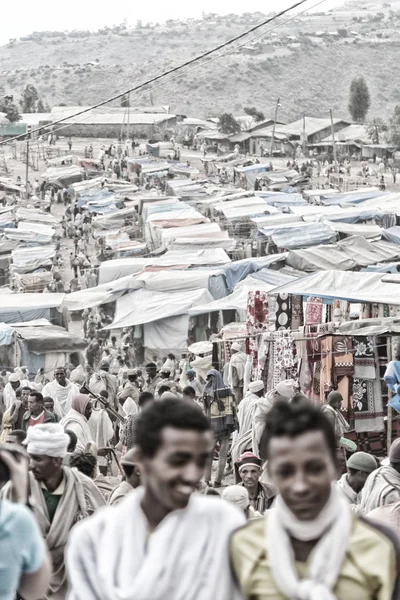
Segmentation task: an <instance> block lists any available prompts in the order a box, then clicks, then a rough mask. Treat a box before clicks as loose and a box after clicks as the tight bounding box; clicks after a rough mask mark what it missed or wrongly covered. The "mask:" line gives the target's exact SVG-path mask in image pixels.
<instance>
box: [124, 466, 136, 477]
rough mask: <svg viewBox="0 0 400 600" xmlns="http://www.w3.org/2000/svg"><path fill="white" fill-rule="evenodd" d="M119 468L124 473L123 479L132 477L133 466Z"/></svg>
mask: <svg viewBox="0 0 400 600" xmlns="http://www.w3.org/2000/svg"><path fill="white" fill-rule="evenodd" d="M121 466H122V469H123V471H124V473H125V477H127V478H129V477H132V475H133V471H134V470H135V467H134V465H121Z"/></svg>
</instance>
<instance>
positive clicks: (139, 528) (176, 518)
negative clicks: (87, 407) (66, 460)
mask: <svg viewBox="0 0 400 600" xmlns="http://www.w3.org/2000/svg"><path fill="white" fill-rule="evenodd" d="M135 442H136V458H135V459H134V463H135V464H136V465H137V466H138V468H139V471H140V474H141V479H142V484H143V487H140V488H138V489H137V490H134V491H133V492H131V493H130V494H128V495H127V497H126V498H124V499H123V500H122V501H121V502H120V503H119V504H118V505H117V506H115V507H109V508H107V509H105V510H104V511H101V512H100V513H98V514H97V515H95V516H94V517H92V518H91V519H88V520H87V521H86V522H84V523H82V524H80V525H78V526H77V527H76V528H75V529H74V531H73V532H72V534H71V538H70V542H69V546H68V550H67V566H68V571H69V576H70V585H71V588H72V589H71V593H70V596H69V600H122V599H127V598H132V599H133V598H134V599H135V600H236V599H240V598H241V596H240V594H239V592H238V590H237V588H236V584H235V582H234V579H233V576H232V573H231V570H230V565H229V552H228V545H229V536H230V535H231V533H232V532H233V531H234V530H235V529H236V528H237V527H240V526H241V525H242V524H244V522H245V519H244V516H243V514H240V512H239V510H237V509H236V508H235V507H233V506H231V505H229V504H228V503H226V502H225V501H223V500H221V498H219V499H218V498H211V497H205V496H201V495H197V494H194V493H193V492H194V491H195V489H196V486H197V485H198V484H199V482H200V480H201V478H202V476H203V474H204V469H205V466H206V463H207V460H208V457H209V454H210V452H211V449H212V447H213V439H212V433H211V429H210V424H209V421H208V419H207V418H206V417H205V416H204V414H203V413H202V411H201V409H200V408H199V407H198V406H196V405H195V404H194V403H190V402H182V400H180V399H166V400H163V401H162V402H153V403H151V404H149V405H148V406H146V408H145V409H144V410H143V412H141V414H140V416H139V418H138V420H137V422H136V428H135Z"/></svg>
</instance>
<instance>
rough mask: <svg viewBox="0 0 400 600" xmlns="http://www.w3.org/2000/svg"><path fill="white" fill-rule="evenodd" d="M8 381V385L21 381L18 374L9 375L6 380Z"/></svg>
mask: <svg viewBox="0 0 400 600" xmlns="http://www.w3.org/2000/svg"><path fill="white" fill-rule="evenodd" d="M8 381H9V382H10V383H16V382H17V381H21V378H20V376H19V375H18V373H11V375H10V377H9V378H8Z"/></svg>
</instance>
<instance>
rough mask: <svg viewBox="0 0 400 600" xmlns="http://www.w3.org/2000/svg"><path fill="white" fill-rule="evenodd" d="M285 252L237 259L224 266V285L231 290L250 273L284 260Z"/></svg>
mask: <svg viewBox="0 0 400 600" xmlns="http://www.w3.org/2000/svg"><path fill="white" fill-rule="evenodd" d="M286 256H287V254H285V253H283V254H270V255H269V256H261V257H260V258H245V259H243V260H237V261H236V262H233V263H231V264H230V265H227V266H225V267H224V271H225V276H226V285H227V287H228V290H229V291H230V292H232V290H233V289H234V288H235V287H236V285H237V284H238V283H239V282H240V281H242V280H243V279H245V278H246V277H247V276H248V275H250V274H251V273H255V272H256V271H259V270H260V269H263V268H264V267H267V266H269V265H272V264H274V263H277V262H280V261H282V263H283V261H284V260H285V258H286Z"/></svg>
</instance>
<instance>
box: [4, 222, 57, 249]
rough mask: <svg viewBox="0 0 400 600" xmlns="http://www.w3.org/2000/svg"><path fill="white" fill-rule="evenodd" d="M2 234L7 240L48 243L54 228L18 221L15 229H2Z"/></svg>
mask: <svg viewBox="0 0 400 600" xmlns="http://www.w3.org/2000/svg"><path fill="white" fill-rule="evenodd" d="M4 234H5V236H6V237H7V238H8V239H9V240H15V241H19V242H27V243H36V244H49V243H50V242H51V240H52V239H53V236H54V235H55V230H54V229H52V228H51V227H50V226H49V225H45V224H41V223H30V222H27V221H20V222H19V223H18V227H17V229H4Z"/></svg>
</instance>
